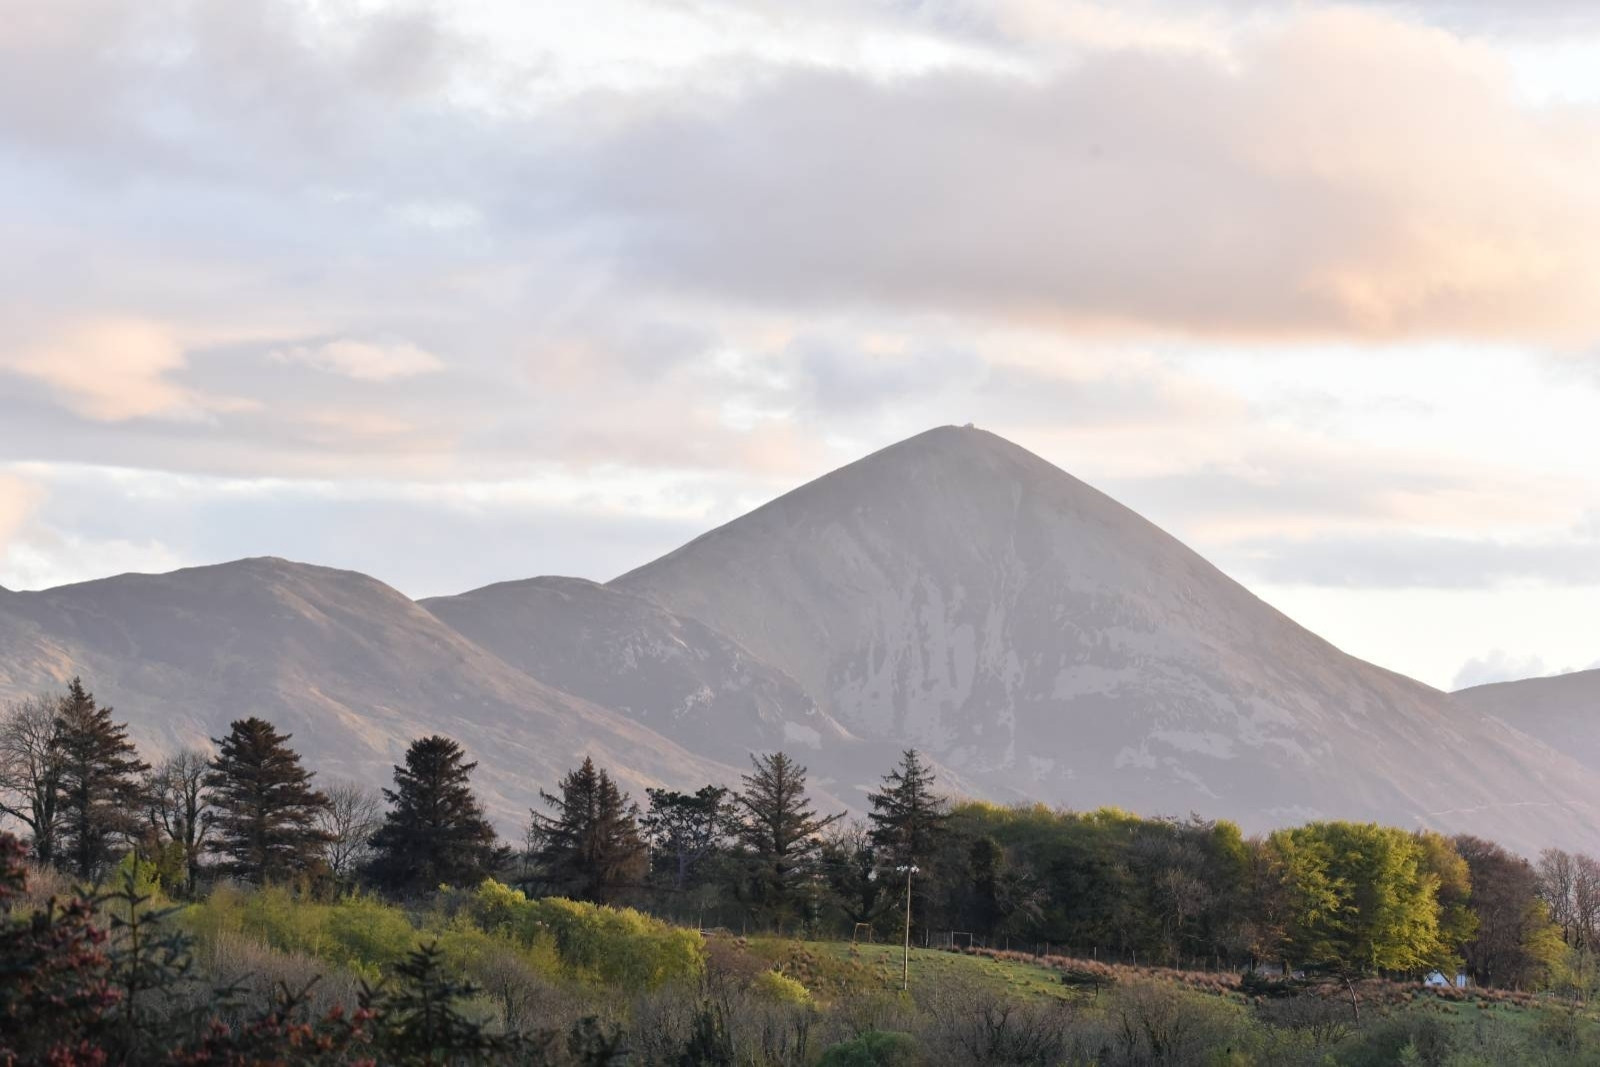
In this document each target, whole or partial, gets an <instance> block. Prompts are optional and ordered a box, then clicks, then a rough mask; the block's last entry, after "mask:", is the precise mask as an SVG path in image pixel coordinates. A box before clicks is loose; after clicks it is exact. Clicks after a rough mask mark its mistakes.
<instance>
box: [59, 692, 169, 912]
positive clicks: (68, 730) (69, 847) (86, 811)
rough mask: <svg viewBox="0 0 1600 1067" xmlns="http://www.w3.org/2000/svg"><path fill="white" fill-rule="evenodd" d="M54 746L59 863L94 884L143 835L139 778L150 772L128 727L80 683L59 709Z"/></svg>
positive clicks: (68, 694)
mask: <svg viewBox="0 0 1600 1067" xmlns="http://www.w3.org/2000/svg"><path fill="white" fill-rule="evenodd" d="M51 745H52V746H53V747H54V750H55V755H56V758H57V760H58V769H59V774H60V778H59V786H58V788H59V789H60V794H61V796H60V800H59V802H58V805H57V807H58V812H59V831H58V832H59V838H60V840H59V842H58V845H57V847H58V849H59V852H58V854H57V862H58V863H60V864H61V865H62V866H63V867H65V868H66V869H67V870H69V871H71V872H72V873H73V874H74V875H75V876H77V877H78V878H80V879H82V880H84V881H85V882H88V881H91V880H93V879H95V878H97V877H99V876H100V875H101V874H102V873H104V871H105V870H106V868H107V867H109V866H110V865H111V863H112V862H114V861H115V860H116V858H117V856H118V847H117V846H118V844H119V842H121V841H125V840H126V839H127V838H129V837H130V836H132V835H133V834H135V833H137V832H138V830H139V812H140V810H141V808H142V804H141V797H142V793H143V789H142V784H141V783H140V781H139V776H140V775H141V774H143V773H144V772H145V771H148V770H149V769H150V767H149V765H148V764H146V763H142V762H140V760H139V756H138V753H137V752H136V750H135V749H134V747H133V743H132V742H131V741H129V740H128V727H127V724H125V723H118V722H113V721H112V720H111V709H110V708H109V707H105V708H103V707H100V706H99V705H98V704H97V703H95V699H94V694H93V693H90V692H89V691H88V690H87V689H85V688H84V687H83V680H82V679H80V678H74V679H72V683H71V684H70V685H69V686H67V692H66V695H65V696H63V697H62V698H61V701H60V703H59V704H58V705H57V709H56V729H55V735H54V737H52V738H51Z"/></svg>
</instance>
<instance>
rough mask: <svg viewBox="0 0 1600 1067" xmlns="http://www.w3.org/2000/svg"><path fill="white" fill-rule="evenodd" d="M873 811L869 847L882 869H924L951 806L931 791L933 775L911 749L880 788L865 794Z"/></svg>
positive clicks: (870, 818)
mask: <svg viewBox="0 0 1600 1067" xmlns="http://www.w3.org/2000/svg"><path fill="white" fill-rule="evenodd" d="M867 800H868V801H870V802H871V804H872V811H870V812H869V813H868V814H867V818H868V819H869V820H871V823H872V844H873V848H874V849H875V850H876V851H877V853H878V857H879V859H880V861H881V862H883V863H884V865H885V866H888V867H903V866H907V865H918V866H923V867H926V866H928V864H929V862H930V861H931V860H932V859H933V856H934V854H935V852H936V851H937V850H938V847H939V844H940V839H941V838H942V837H943V836H944V832H945V824H946V823H947V822H948V821H949V818H950V805H949V802H948V801H946V800H945V798H944V797H942V796H940V795H939V794H938V793H935V792H934V791H933V771H932V770H930V769H929V768H928V766H927V764H925V763H923V762H922V757H921V756H919V755H918V754H917V750H916V749H914V748H910V749H907V750H906V751H905V752H904V753H903V754H902V755H901V757H900V765H899V766H897V767H895V768H894V770H892V771H890V772H889V773H888V774H886V775H884V776H883V787H882V788H881V789H879V790H878V791H877V792H875V793H869V794H867Z"/></svg>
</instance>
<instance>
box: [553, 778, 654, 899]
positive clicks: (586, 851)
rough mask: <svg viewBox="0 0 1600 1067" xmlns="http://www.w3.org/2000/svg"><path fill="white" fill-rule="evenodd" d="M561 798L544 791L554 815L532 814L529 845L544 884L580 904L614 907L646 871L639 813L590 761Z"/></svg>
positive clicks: (566, 783) (567, 783) (567, 781)
mask: <svg viewBox="0 0 1600 1067" xmlns="http://www.w3.org/2000/svg"><path fill="white" fill-rule="evenodd" d="M560 790H561V795H560V796H559V797H558V796H554V795H552V794H550V793H546V792H545V791H544V790H540V791H539V796H540V797H542V798H543V799H544V802H545V803H546V804H548V805H549V806H550V807H551V808H553V809H555V813H554V814H553V815H544V814H541V813H540V812H537V811H533V812H529V815H530V816H531V821H530V823H529V826H528V839H529V844H530V845H531V846H532V852H533V861H534V865H535V866H536V867H537V868H538V872H539V877H540V880H541V881H543V882H544V883H545V884H546V885H548V886H549V887H550V888H552V889H554V890H556V891H557V892H561V893H565V894H567V895H568V896H571V897H574V898H575V899H578V900H589V901H593V902H595V903H597V904H608V903H610V902H612V901H613V900H615V899H616V898H617V896H618V895H619V894H620V893H621V892H622V891H623V890H624V889H627V888H628V887H630V886H636V885H638V884H639V883H640V882H641V881H642V879H643V877H644V870H645V844H644V838H643V837H642V836H640V833H639V820H638V808H637V807H636V806H635V805H634V804H633V802H632V801H631V800H629V799H628V795H627V794H626V793H624V792H622V791H621V790H620V789H618V788H617V785H616V783H615V782H613V781H612V780H611V776H610V775H609V774H607V773H606V772H605V771H603V770H599V769H597V768H596V767H595V765H594V760H592V759H589V758H585V759H584V761H583V766H581V767H579V768H578V769H577V770H575V771H571V772H569V773H568V774H567V776H566V777H565V778H563V779H561V785H560Z"/></svg>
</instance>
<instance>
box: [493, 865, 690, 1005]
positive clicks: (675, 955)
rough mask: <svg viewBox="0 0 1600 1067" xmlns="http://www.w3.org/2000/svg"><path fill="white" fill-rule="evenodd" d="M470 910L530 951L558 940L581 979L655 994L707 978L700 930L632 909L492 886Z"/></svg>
mask: <svg viewBox="0 0 1600 1067" xmlns="http://www.w3.org/2000/svg"><path fill="white" fill-rule="evenodd" d="M472 912H473V915H474V917H475V918H476V920H477V921H478V923H479V925H481V926H482V927H483V928H484V929H486V930H489V931H504V932H506V933H508V934H510V935H511V936H512V937H514V938H515V939H516V940H517V941H518V942H519V943H521V944H523V945H525V946H530V947H531V946H535V945H537V944H538V943H539V942H540V941H541V940H543V939H547V938H548V939H553V941H554V944H555V947H556V951H557V952H558V954H559V955H560V958H561V961H562V963H563V964H564V965H565V966H566V967H568V968H569V969H570V970H571V971H572V972H573V973H574V974H575V975H576V976H578V977H581V978H585V979H588V980H592V981H596V982H599V983H602V984H604V985H609V986H617V987H619V988H622V989H627V990H641V989H654V988H656V987H658V986H660V985H662V984H663V983H666V982H671V981H686V980H692V979H697V978H699V977H700V976H701V975H702V974H703V973H704V972H705V957H706V950H705V943H704V940H703V939H702V938H701V936H700V934H699V933H698V932H696V931H694V930H685V929H681V928H679V927H675V926H669V925H668V924H666V923H664V922H662V921H661V920H659V919H653V918H651V917H649V916H648V915H644V914H643V913H641V912H637V911H634V910H633V909H632V908H611V907H605V906H602V905H599V904H586V903H583V902H581V901H575V900H565V899H562V898H559V897H553V898H547V899H543V900H529V899H528V898H527V897H526V896H525V895H523V893H522V892H521V891H519V890H516V889H511V888H509V887H507V886H504V885H501V884H500V883H499V882H496V881H493V880H490V881H487V882H485V883H484V884H483V885H482V886H481V887H480V888H479V889H478V892H477V894H476V895H475V896H474V898H473V901H472Z"/></svg>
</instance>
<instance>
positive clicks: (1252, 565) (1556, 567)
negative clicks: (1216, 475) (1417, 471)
mask: <svg viewBox="0 0 1600 1067" xmlns="http://www.w3.org/2000/svg"><path fill="white" fill-rule="evenodd" d="M1220 556H1221V558H1223V559H1224V560H1226V561H1227V562H1228V564H1229V565H1230V569H1232V570H1234V571H1235V573H1240V574H1244V575H1248V576H1249V578H1251V579H1252V580H1258V581H1263V582H1270V583H1281V584H1304V585H1322V586H1339V587H1347V588H1366V589H1379V588H1388V589H1407V588H1409V589H1422V588H1431V589H1492V588H1495V587H1498V586H1503V585H1506V584H1507V583H1511V582H1524V581H1532V582H1540V583H1546V584H1551V585H1563V586H1587V585H1600V540H1597V539H1581V538H1577V537H1573V538H1570V539H1567V540H1561V541H1533V542H1523V543H1516V542H1506V541H1498V540H1493V539H1488V538H1481V539H1473V538H1467V537H1433V536H1423V535H1416V534H1407V533H1404V532H1395V531H1389V532H1385V533H1382V534H1376V535H1367V536H1354V537H1341V536H1337V535H1334V536H1327V537H1310V538H1304V539H1293V538H1279V539H1274V540H1271V541H1256V542H1253V543H1252V542H1243V543H1239V544H1235V545H1230V546H1227V547H1226V548H1225V549H1224V550H1223V551H1222V553H1220Z"/></svg>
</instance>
